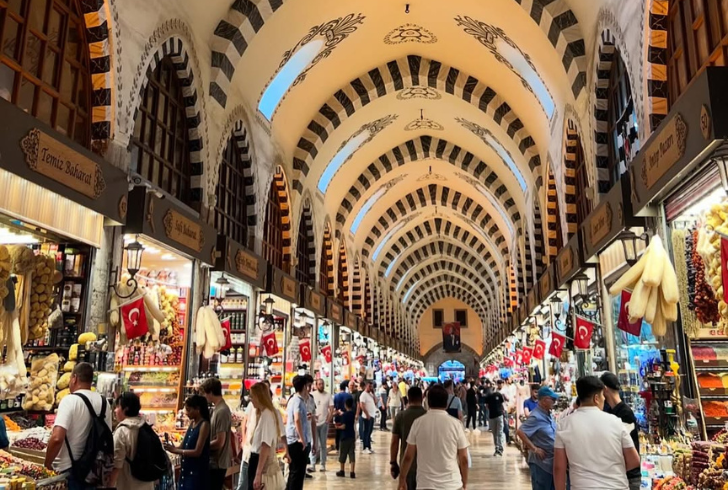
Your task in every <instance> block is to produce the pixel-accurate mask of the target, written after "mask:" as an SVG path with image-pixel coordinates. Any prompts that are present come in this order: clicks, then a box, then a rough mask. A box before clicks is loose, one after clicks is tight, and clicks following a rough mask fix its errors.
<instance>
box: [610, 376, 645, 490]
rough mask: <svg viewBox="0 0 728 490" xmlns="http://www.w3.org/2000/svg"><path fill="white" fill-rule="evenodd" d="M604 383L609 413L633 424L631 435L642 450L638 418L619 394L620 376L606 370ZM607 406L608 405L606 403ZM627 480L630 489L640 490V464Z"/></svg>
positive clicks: (636, 447) (638, 449)
mask: <svg viewBox="0 0 728 490" xmlns="http://www.w3.org/2000/svg"><path fill="white" fill-rule="evenodd" d="M600 379H601V380H602V383H604V398H605V399H606V402H607V405H608V406H609V410H608V411H609V413H611V414H612V415H614V416H616V417H619V419H620V420H621V421H622V423H623V424H625V425H631V426H632V428H631V429H630V432H629V435H630V437H631V438H632V441H633V442H634V447H635V449H636V450H637V452H638V453H639V452H640V436H639V427H638V426H637V418H636V417H635V416H634V412H633V411H632V409H631V408H630V407H629V406H628V405H627V404H626V403H624V402H623V401H622V398H621V397H620V396H619V389H620V385H619V378H617V376H616V375H615V374H614V373H610V372H606V373H604V374H602V376H601V378H600ZM605 407H606V405H605ZM627 480H628V481H629V490H639V488H640V485H641V483H642V470H641V468H640V467H639V466H638V467H637V468H633V469H631V470H629V471H628V472H627Z"/></svg>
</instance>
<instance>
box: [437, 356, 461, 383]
mask: <svg viewBox="0 0 728 490" xmlns="http://www.w3.org/2000/svg"><path fill="white" fill-rule="evenodd" d="M437 377H438V378H440V380H441V381H445V380H446V379H451V380H453V381H456V382H457V381H460V380H462V379H465V364H463V363H462V362H460V361H456V360H454V359H450V360H448V361H445V362H443V363H442V364H440V366H439V367H438V368H437Z"/></svg>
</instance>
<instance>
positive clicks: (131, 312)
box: [119, 297, 149, 339]
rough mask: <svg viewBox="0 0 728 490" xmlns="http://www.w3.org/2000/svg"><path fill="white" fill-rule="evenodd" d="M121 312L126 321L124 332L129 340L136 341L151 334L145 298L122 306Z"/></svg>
mask: <svg viewBox="0 0 728 490" xmlns="http://www.w3.org/2000/svg"><path fill="white" fill-rule="evenodd" d="M119 311H120V312H121V318H122V319H123V320H124V331H125V332H126V337H127V338H128V339H135V338H137V337H141V336H142V335H146V334H147V332H149V324H148V323H147V312H146V310H145V309H144V298H143V297H139V299H137V300H135V301H132V302H131V303H127V304H125V305H123V306H121V307H120V308H119Z"/></svg>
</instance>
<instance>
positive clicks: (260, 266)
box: [214, 235, 268, 289]
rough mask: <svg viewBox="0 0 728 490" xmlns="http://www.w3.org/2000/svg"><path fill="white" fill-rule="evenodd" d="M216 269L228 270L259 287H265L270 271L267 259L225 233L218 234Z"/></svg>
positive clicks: (227, 271) (231, 273) (229, 272)
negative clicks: (267, 274)
mask: <svg viewBox="0 0 728 490" xmlns="http://www.w3.org/2000/svg"><path fill="white" fill-rule="evenodd" d="M214 270H216V271H223V272H226V273H228V274H230V275H232V276H234V277H237V278H238V279H240V280H241V281H243V282H246V283H248V284H250V285H252V286H255V287H257V288H260V289H264V288H265V278H266V273H267V271H268V268H267V266H266V263H265V261H264V260H263V259H262V258H261V257H258V256H257V255H255V254H254V253H253V252H251V251H250V250H248V249H247V248H245V247H243V246H242V245H240V244H239V243H238V242H236V241H235V240H232V239H231V238H228V237H226V236H224V235H218V236H217V260H216V261H215V269H214Z"/></svg>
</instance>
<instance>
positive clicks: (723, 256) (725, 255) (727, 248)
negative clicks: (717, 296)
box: [720, 237, 728, 303]
mask: <svg viewBox="0 0 728 490" xmlns="http://www.w3.org/2000/svg"><path fill="white" fill-rule="evenodd" d="M720 273H721V275H722V279H723V301H725V302H726V303H728V239H726V238H723V237H720Z"/></svg>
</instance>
